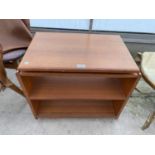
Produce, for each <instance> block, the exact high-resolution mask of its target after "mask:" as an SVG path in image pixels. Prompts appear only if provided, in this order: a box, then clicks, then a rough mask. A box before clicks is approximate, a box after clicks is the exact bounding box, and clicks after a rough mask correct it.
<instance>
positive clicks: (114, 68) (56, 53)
mask: <svg viewBox="0 0 155 155" xmlns="http://www.w3.org/2000/svg"><path fill="white" fill-rule="evenodd" d="M18 69H19V70H22V71H62V72H63V71H74V72H75V71H76V72H77V71H79V72H106V73H108V72H116V73H124V72H138V71H139V69H138V67H137V65H136V63H135V62H134V60H133V58H132V57H131V55H130V53H129V51H128V49H127V47H126V46H125V44H124V43H123V41H122V39H121V37H120V36H118V35H102V34H81V33H56V32H37V33H36V34H35V36H34V38H33V40H32V42H31V44H30V46H29V48H28V50H27V52H26V54H25V56H24V58H23V59H22V61H21V63H20V65H19V68H18Z"/></svg>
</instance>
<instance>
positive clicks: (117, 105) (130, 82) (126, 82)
mask: <svg viewBox="0 0 155 155" xmlns="http://www.w3.org/2000/svg"><path fill="white" fill-rule="evenodd" d="M139 79H140V76H138V77H137V78H126V79H125V78H124V79H121V83H122V89H123V92H124V94H125V96H126V99H125V100H124V101H114V102H113V104H114V109H115V115H116V117H117V118H118V117H119V115H120V113H121V112H122V110H123V108H124V106H125V105H126V103H127V101H128V99H129V97H130V95H131V94H132V92H133V90H134V89H135V87H136V84H137V82H138V81H139Z"/></svg>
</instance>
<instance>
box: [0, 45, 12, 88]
mask: <svg viewBox="0 0 155 155" xmlns="http://www.w3.org/2000/svg"><path fill="white" fill-rule="evenodd" d="M9 85H10V82H9V81H8V78H7V74H6V71H5V67H4V64H3V52H2V45H0V90H2V89H5V87H6V86H9Z"/></svg>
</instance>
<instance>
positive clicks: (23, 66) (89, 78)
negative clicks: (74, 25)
mask: <svg viewBox="0 0 155 155" xmlns="http://www.w3.org/2000/svg"><path fill="white" fill-rule="evenodd" d="M17 77H18V79H19V81H20V84H21V86H22V88H23V90H24V93H25V96H26V98H27V100H28V103H29V105H30V107H31V109H32V112H33V114H34V116H35V117H36V118H37V117H105V116H107V117H116V118H117V117H118V116H119V115H120V113H121V111H122V110H123V107H124V106H125V104H126V103H127V100H128V98H129V96H130V95H131V93H132V91H133V89H134V88H135V86H136V83H137V81H138V80H139V78H140V72H139V69H138V67H137V65H136V64H135V62H134V60H133V58H132V57H131V55H130V53H129V51H128V49H127V48H126V46H125V44H124V43H123V41H122V39H121V37H120V36H118V35H100V34H79V33H52V32H50V33H46V32H38V33H36V34H35V36H34V38H33V40H32V42H31V44H30V46H29V48H28V50H27V52H26V54H25V56H24V58H23V60H22V61H21V63H20V65H19V67H18V72H17Z"/></svg>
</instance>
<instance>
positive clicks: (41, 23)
mask: <svg viewBox="0 0 155 155" xmlns="http://www.w3.org/2000/svg"><path fill="white" fill-rule="evenodd" d="M30 22H31V26H32V27H44V28H63V29H84V30H87V29H88V28H89V20H88V19H31V20H30Z"/></svg>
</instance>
